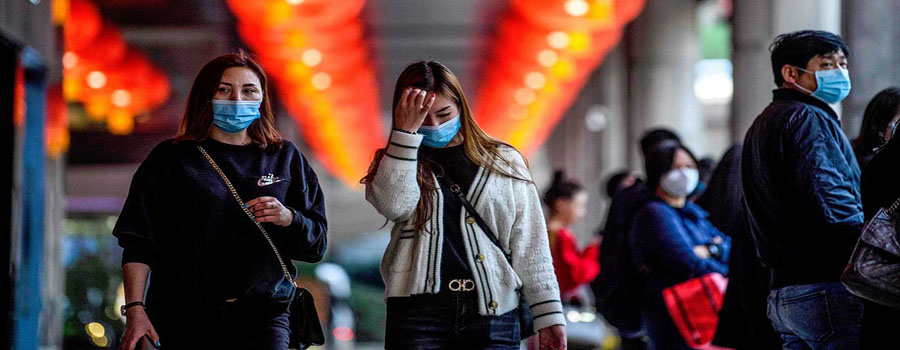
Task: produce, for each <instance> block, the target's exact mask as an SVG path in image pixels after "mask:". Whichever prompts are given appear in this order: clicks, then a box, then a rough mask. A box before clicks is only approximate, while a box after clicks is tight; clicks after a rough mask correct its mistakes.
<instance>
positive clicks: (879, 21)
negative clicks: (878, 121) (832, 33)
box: [842, 0, 900, 138]
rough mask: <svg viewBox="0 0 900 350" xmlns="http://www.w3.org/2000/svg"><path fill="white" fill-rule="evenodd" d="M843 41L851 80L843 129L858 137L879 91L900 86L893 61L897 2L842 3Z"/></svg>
mask: <svg viewBox="0 0 900 350" xmlns="http://www.w3.org/2000/svg"><path fill="white" fill-rule="evenodd" d="M843 10H844V11H843V13H842V15H843V16H842V18H843V24H844V25H843V29H844V40H846V41H847V45H848V46H849V47H850V60H849V61H850V65H849V66H850V79H851V81H852V82H853V90H852V91H851V92H850V95H849V96H847V98H846V99H845V100H844V102H843V103H842V104H843V107H844V113H843V118H842V122H843V123H842V126H843V128H844V132H846V133H847V136H849V137H851V138H855V137H856V136H857V135H859V129H860V126H861V124H862V117H863V113H864V112H865V110H866V105H867V104H868V103H869V100H871V99H872V97H875V94H877V93H878V92H879V91H881V90H883V89H885V88H887V87H890V86H898V85H900V81H898V80H897V77H898V76H900V67H898V66H897V64H896V58H897V57H898V54H900V47H898V46H897V45H896V43H897V40H898V39H900V28H898V27H897V26H896V25H892V24H893V23H895V21H896V20H895V18H894V17H895V16H896V15H895V14H896V13H897V11H900V3H898V2H897V1H893V0H866V1H844V7H843Z"/></svg>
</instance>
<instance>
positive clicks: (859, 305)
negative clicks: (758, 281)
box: [768, 282, 863, 350]
mask: <svg viewBox="0 0 900 350" xmlns="http://www.w3.org/2000/svg"><path fill="white" fill-rule="evenodd" d="M768 309H769V310H768V314H769V319H770V320H772V326H773V327H774V328H775V331H776V332H778V333H779V335H781V339H782V340H783V341H784V345H783V347H782V348H783V349H784V350H810V349H815V350H856V349H860V348H861V347H860V330H861V328H862V318H863V302H862V299H859V298H857V297H856V296H854V295H853V294H850V292H849V291H847V288H845V287H844V286H843V285H841V284H840V283H837V282H834V283H816V284H802V285H793V286H787V287H783V288H779V289H776V290H773V291H772V292H771V293H770V294H769V307H768Z"/></svg>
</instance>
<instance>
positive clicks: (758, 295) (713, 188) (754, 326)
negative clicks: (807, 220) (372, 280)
mask: <svg viewBox="0 0 900 350" xmlns="http://www.w3.org/2000/svg"><path fill="white" fill-rule="evenodd" d="M741 150H742V147H741V145H736V146H732V147H731V148H729V149H728V151H727V152H725V155H724V156H722V160H720V161H719V164H718V165H717V166H716V169H715V171H713V174H712V176H711V177H710V180H709V186H708V187H707V189H706V192H704V193H703V195H702V196H700V198H699V199H698V200H697V202H696V203H697V205H699V206H700V207H701V208H703V209H704V210H706V211H707V212H708V213H709V218H708V219H709V222H710V223H712V224H713V226H715V227H716V228H718V229H719V230H721V231H722V233H724V234H726V235H728V236H729V237H731V254H729V256H728V289H727V290H726V291H725V301H724V303H723V304H722V310H721V311H720V312H719V325H718V328H717V329H716V336H715V339H714V340H713V344H715V345H719V346H723V347H727V348H733V349H737V350H776V349H781V338H780V337H779V336H778V334H777V333H775V330H774V329H773V328H772V323H771V322H770V321H769V318H768V316H766V299H767V298H768V296H769V269H767V268H765V267H763V266H762V263H760V261H759V258H757V257H756V249H755V248H754V246H753V238H752V237H750V232H749V228H748V226H747V219H746V214H745V212H744V191H743V187H742V186H741Z"/></svg>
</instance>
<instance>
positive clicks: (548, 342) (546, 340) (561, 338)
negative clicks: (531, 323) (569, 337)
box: [538, 325, 566, 350]
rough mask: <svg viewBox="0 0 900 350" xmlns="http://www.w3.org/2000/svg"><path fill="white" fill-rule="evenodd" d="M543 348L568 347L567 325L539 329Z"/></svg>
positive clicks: (548, 349)
mask: <svg viewBox="0 0 900 350" xmlns="http://www.w3.org/2000/svg"><path fill="white" fill-rule="evenodd" d="M538 337H539V338H538V341H539V343H540V344H541V346H540V349H541V350H563V349H565V348H566V327H563V326H562V325H554V326H550V327H546V328H541V330H539V331H538Z"/></svg>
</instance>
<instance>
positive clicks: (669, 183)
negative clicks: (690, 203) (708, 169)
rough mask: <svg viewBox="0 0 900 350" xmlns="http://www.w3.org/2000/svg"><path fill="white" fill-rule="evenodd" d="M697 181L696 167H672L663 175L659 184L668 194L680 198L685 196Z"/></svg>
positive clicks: (697, 172) (695, 185)
mask: <svg viewBox="0 0 900 350" xmlns="http://www.w3.org/2000/svg"><path fill="white" fill-rule="evenodd" d="M699 181H700V172H699V171H698V170H697V169H692V168H683V169H672V170H669V172H667V173H665V174H664V175H663V177H662V179H661V181H660V182H659V186H660V187H662V189H663V191H666V193H668V194H669V195H670V196H672V197H676V198H680V197H687V195H688V194H689V193H691V192H692V191H693V190H694V188H696V187H697V183H698V182H699Z"/></svg>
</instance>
